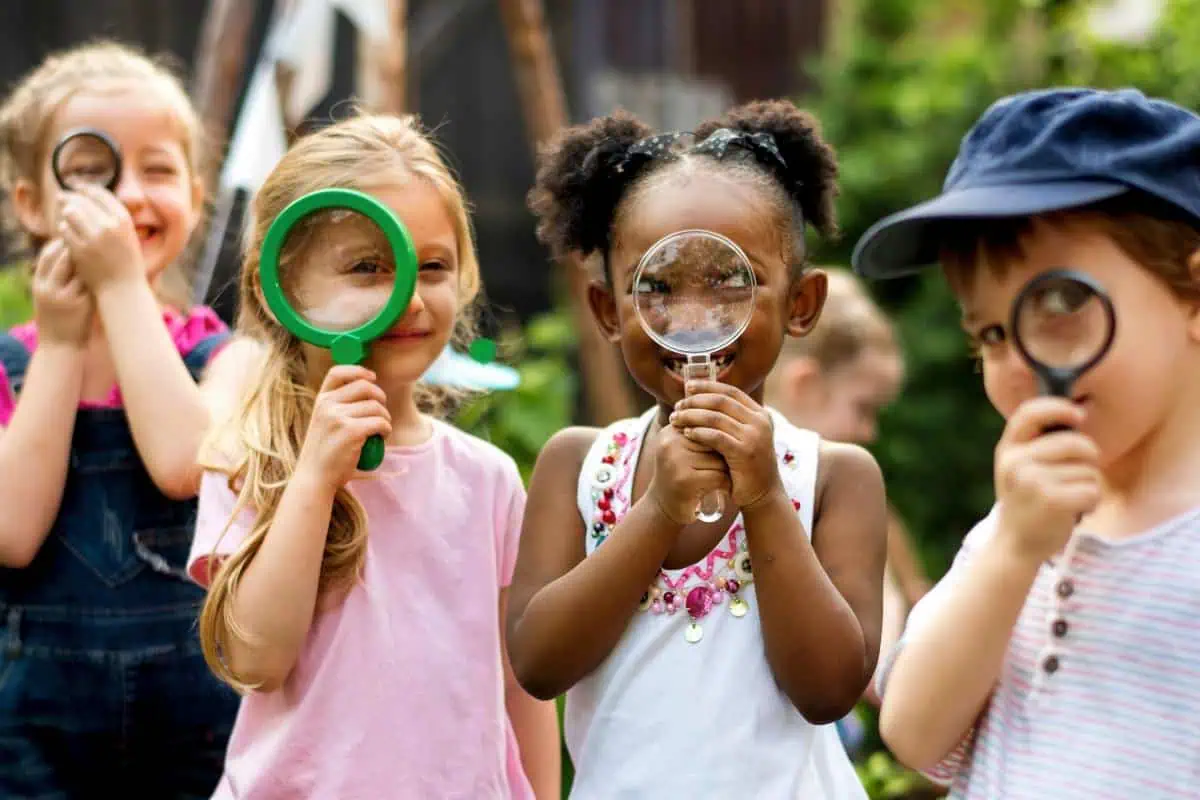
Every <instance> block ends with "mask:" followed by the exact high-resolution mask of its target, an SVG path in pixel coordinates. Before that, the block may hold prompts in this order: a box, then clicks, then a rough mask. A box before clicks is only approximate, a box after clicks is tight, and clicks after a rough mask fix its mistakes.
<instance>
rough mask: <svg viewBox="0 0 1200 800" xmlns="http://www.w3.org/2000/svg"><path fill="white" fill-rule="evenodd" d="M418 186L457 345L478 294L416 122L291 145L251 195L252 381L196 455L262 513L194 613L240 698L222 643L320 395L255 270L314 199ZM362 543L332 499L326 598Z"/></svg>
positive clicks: (408, 119)
mask: <svg viewBox="0 0 1200 800" xmlns="http://www.w3.org/2000/svg"><path fill="white" fill-rule="evenodd" d="M414 178H415V179H418V180H423V181H426V182H428V184H429V185H431V186H433V187H434V188H435V189H436V190H437V191H438V193H439V194H440V195H441V198H442V200H443V202H444V203H445V206H446V209H447V211H448V212H449V213H450V217H451V219H452V220H453V223H454V227H455V233H456V240H457V248H458V264H459V270H458V281H459V283H458V299H459V305H460V313H459V320H458V327H457V330H456V339H458V340H460V341H461V340H462V338H463V337H465V336H467V335H469V333H470V330H471V327H472V315H471V314H470V313H469V312H470V311H471V310H472V305H473V303H474V301H475V300H476V298H477V296H478V294H479V288H480V276H479V262H478V258H477V256H476V253H475V241H474V235H473V232H472V229H471V224H470V217H469V215H468V208H467V202H466V198H465V196H464V194H463V190H462V187H461V186H460V184H459V183H458V181H457V179H456V178H455V177H454V175H453V174H452V173H451V171H450V169H449V168H448V166H447V165H446V162H445V161H444V159H443V158H442V156H441V154H440V153H439V151H438V148H437V145H436V144H435V143H434V141H433V140H432V138H431V137H430V136H429V134H427V133H426V132H425V131H423V130H422V129H421V128H420V127H419V124H418V123H417V121H416V119H415V118H414V117H412V116H405V117H396V116H387V115H359V116H355V117H351V118H349V119H346V120H344V121H341V122H338V123H336V124H334V125H331V126H329V127H326V128H324V129H322V130H320V131H317V132H316V133H312V134H309V135H308V136H305V137H303V138H301V139H299V140H297V142H296V143H295V144H294V145H293V146H292V148H291V149H290V150H289V151H288V152H287V154H285V155H284V157H283V158H282V159H281V160H280V161H279V163H278V164H277V165H276V166H275V168H274V170H272V171H271V174H270V175H269V176H268V177H267V179H266V182H265V183H264V184H263V186H262V188H261V189H260V190H259V192H258V194H257V195H256V196H255V198H254V202H253V206H252V208H251V222H250V225H249V228H248V232H249V235H248V237H247V240H246V243H245V254H244V259H243V265H242V275H241V283H240V289H239V311H238V328H239V332H240V333H242V334H244V335H248V336H250V337H252V338H254V339H256V340H258V341H259V342H260V343H262V346H263V350H264V352H263V353H262V361H261V368H260V371H259V374H257V375H256V376H254V377H253V379H252V380H250V381H248V382H247V393H246V396H245V397H244V398H243V401H242V403H241V407H240V409H239V410H238V411H237V413H236V414H234V415H233V416H232V418H231V419H229V420H226V421H225V422H224V423H222V424H219V425H217V426H215V427H214V429H213V431H212V433H211V434H210V436H209V439H208V442H207V444H206V446H205V447H204V448H203V452H204V456H203V460H204V462H205V467H206V468H208V469H213V470H216V471H219V472H222V473H223V474H226V475H227V476H228V478H229V486H230V489H232V490H235V491H237V493H238V501H237V507H236V509H235V511H234V516H235V517H236V515H237V514H238V513H240V512H241V510H242V509H245V508H250V509H252V510H253V511H254V513H255V514H256V515H257V517H256V520H255V522H254V525H253V527H252V529H251V531H250V533H249V535H248V536H247V537H246V540H245V542H244V543H243V544H242V545H241V546H240V547H239V548H238V549H237V551H236V552H235V553H233V554H232V555H230V556H229V557H228V558H226V559H225V560H224V562H223V563H222V564H221V565H220V567H219V569H218V570H217V571H216V573H215V574H214V575H212V580H211V584H210V586H209V589H208V596H207V598H206V599H205V602H204V608H203V610H202V611H201V614H200V642H201V645H202V647H203V650H204V657H205V660H206V661H207V662H208V665H209V667H210V668H211V669H212V670H213V672H214V673H215V674H216V675H217V676H218V677H219V678H221V679H222V680H224V681H226V682H227V683H229V684H230V685H231V686H233V687H234V688H236V689H238V690H239V691H243V692H244V691H247V690H249V689H251V688H253V687H252V686H250V685H249V684H247V683H246V682H244V681H242V680H241V679H240V678H239V677H238V676H237V675H235V674H234V673H233V672H232V670H231V669H230V667H229V665H228V664H227V663H226V662H225V659H224V658H223V657H222V651H223V649H224V648H223V645H224V644H225V643H226V642H228V641H229V640H230V637H237V638H238V639H240V640H241V641H246V640H247V635H246V632H245V631H244V630H241V629H239V627H238V626H237V623H236V621H235V619H234V616H233V605H232V600H233V598H234V597H235V596H236V594H237V591H238V585H239V584H240V582H241V580H242V576H243V575H244V574H245V571H246V568H247V567H248V566H249V564H250V563H251V561H253V559H254V557H255V555H256V554H257V553H258V551H259V548H260V547H261V546H262V542H263V539H264V537H265V536H266V534H267V530H268V528H269V527H270V525H271V520H272V519H273V517H274V515H275V512H276V509H277V508H278V507H279V501H280V498H281V496H282V494H283V490H284V486H285V485H286V484H287V481H288V479H289V478H290V477H291V475H292V472H293V471H294V469H295V466H296V461H297V457H298V455H299V452H300V446H301V444H302V443H303V441H304V436H305V431H306V429H307V426H308V422H309V419H310V417H311V415H312V410H313V402H314V400H315V396H316V395H315V392H314V391H313V389H312V387H310V386H309V385H308V384H307V382H306V378H307V375H308V364H307V362H306V359H305V354H304V353H305V351H304V349H303V348H302V347H301V343H300V341H299V339H297V338H296V337H295V336H294V335H293V334H292V333H291V332H290V331H288V330H287V329H286V328H285V327H283V326H282V325H280V324H279V322H278V321H277V320H276V319H275V317H274V315H272V313H271V311H270V309H269V308H268V307H267V306H266V303H265V300H264V298H263V293H262V283H261V279H260V276H259V270H258V263H259V253H260V250H261V248H262V242H263V239H264V238H265V236H266V233H267V229H268V228H269V227H270V225H271V222H272V221H273V220H274V219H275V217H277V216H278V215H279V213H280V212H281V211H283V209H284V208H286V207H287V206H288V205H289V204H290V203H291V202H292V201H294V200H296V199H297V198H299V197H302V196H303V195H305V194H308V193H309V192H313V191H316V190H318V189H325V188H334V187H340V188H349V189H358V190H360V191H367V192H369V191H371V190H372V189H376V190H377V189H379V188H380V187H381V185H383V184H384V182H387V181H398V182H403V181H405V180H411V179H414ZM292 263H294V262H292ZM288 272H289V261H288V260H287V259H286V257H285V260H284V263H283V264H281V276H280V278H281V280H282V281H284V282H285V283H286V282H289V281H291V280H294V277H295V276H294V275H289V274H288ZM444 399H445V396H444V394H442V395H438V394H434V393H433V391H432V390H430V389H428V388H426V389H424V395H423V396H421V397H420V398H419V403H420V404H421V406H422V408H423V410H429V409H436V408H437V407H438V405H439V403H440V402H441V401H443V400H444ZM235 454H236V455H235ZM231 521H232V520H231ZM366 537H367V518H366V513H365V511H364V510H363V507H362V505H361V504H360V503H359V502H358V500H357V499H355V497H354V495H353V494H351V493H350V492H349V491H348V490H347V489H346V488H345V487H342V488H341V489H339V490H338V492H337V494H336V496H335V498H334V503H333V513H332V515H331V517H330V522H329V533H328V535H327V537H326V540H325V553H324V556H323V558H322V562H321V578H320V592H321V593H322V595H324V594H325V593H326V592H329V591H335V592H336V591H344V590H345V589H347V588H349V587H350V585H352V584H353V582H354V581H355V580H356V579H357V577H358V574H359V571H360V569H361V567H362V562H363V557H364V555H365V554H366V543H367V538H366ZM210 574H211V573H210Z"/></svg>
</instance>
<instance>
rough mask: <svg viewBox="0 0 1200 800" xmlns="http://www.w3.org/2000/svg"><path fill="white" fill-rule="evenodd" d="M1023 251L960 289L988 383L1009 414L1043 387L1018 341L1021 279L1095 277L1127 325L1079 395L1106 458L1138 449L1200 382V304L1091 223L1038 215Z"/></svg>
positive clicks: (1122, 325)
mask: <svg viewBox="0 0 1200 800" xmlns="http://www.w3.org/2000/svg"><path fill="white" fill-rule="evenodd" d="M1021 245H1022V249H1023V251H1024V252H1023V256H1022V257H1021V258H1019V259H1017V260H1014V261H1013V262H1011V263H1007V264H1005V265H1004V266H1005V268H1004V269H1003V270H1000V271H993V270H989V269H987V268H978V269H976V270H975V273H974V275H973V276H972V280H971V281H969V282H968V284H969V285H965V286H961V287H960V288H959V290H958V292H959V301H960V303H961V306H962V311H963V328H964V329H965V330H966V332H967V334H968V336H970V337H971V339H972V340H973V342H974V343H975V344H977V345H978V348H979V352H980V360H981V362H982V367H983V384H984V389H985V391H986V392H987V396H988V399H989V400H990V401H991V403H992V405H993V406H995V408H996V409H997V410H998V411H999V412H1000V413H1001V414H1002V415H1003V416H1004V417H1005V418H1006V419H1007V418H1008V417H1009V416H1010V415H1011V414H1012V413H1013V411H1015V410H1016V408H1017V406H1019V405H1020V404H1021V403H1023V402H1025V401H1026V400H1029V399H1030V398H1032V397H1034V396H1036V395H1037V393H1038V387H1037V381H1036V378H1035V376H1034V373H1033V372H1032V371H1031V370H1030V369H1029V367H1028V366H1027V365H1026V363H1025V361H1024V360H1023V359H1022V358H1021V356H1020V354H1019V353H1018V352H1017V350H1016V348H1015V347H1014V346H1013V345H1012V343H1011V336H1010V333H1011V332H1010V331H1009V330H1008V322H1009V315H1010V313H1011V306H1012V302H1013V300H1014V298H1015V297H1016V295H1017V293H1018V292H1019V291H1020V289H1021V287H1022V286H1023V285H1024V284H1025V283H1026V282H1027V281H1029V280H1030V279H1032V278H1034V277H1035V276H1037V275H1039V274H1041V273H1043V272H1045V271H1047V270H1050V269H1055V268H1064V267H1065V268H1070V269H1075V270H1078V271H1080V272H1083V273H1086V274H1088V275H1091V276H1092V277H1094V278H1095V279H1096V280H1098V281H1099V282H1100V284H1101V285H1102V286H1104V287H1105V288H1106V290H1107V291H1108V293H1109V295H1110V296H1111V298H1112V301H1113V305H1114V308H1115V311H1116V318H1117V329H1116V337H1115V339H1114V340H1113V344H1112V347H1111V349H1110V350H1109V351H1108V354H1107V355H1106V356H1105V357H1104V359H1103V360H1102V361H1101V362H1100V363H1099V364H1097V365H1096V366H1095V367H1093V368H1092V369H1091V370H1090V371H1089V372H1088V373H1086V374H1085V375H1084V376H1083V377H1082V378H1080V380H1079V381H1078V382H1077V383H1076V384H1075V387H1074V390H1073V393H1072V399H1073V400H1075V401H1076V402H1078V403H1080V404H1081V405H1082V406H1083V407H1084V409H1085V410H1086V412H1087V421H1086V423H1085V424H1084V428H1083V430H1084V432H1086V433H1087V434H1089V435H1090V436H1092V437H1093V438H1094V439H1095V440H1096V443H1097V445H1098V446H1099V447H1100V451H1101V454H1102V459H1103V462H1104V463H1106V464H1112V463H1113V462H1114V461H1116V460H1118V459H1120V458H1122V457H1123V456H1125V455H1127V454H1128V453H1130V451H1131V450H1132V449H1133V448H1135V447H1136V446H1138V445H1139V444H1141V443H1142V442H1143V440H1144V439H1145V438H1146V437H1147V436H1148V435H1149V434H1150V433H1152V432H1153V431H1155V430H1156V429H1158V428H1159V427H1160V426H1161V425H1162V424H1163V423H1164V421H1165V420H1167V419H1168V417H1170V416H1171V415H1172V414H1173V413H1174V411H1175V410H1176V408H1177V403H1179V401H1182V402H1183V403H1184V404H1190V403H1192V402H1193V401H1192V400H1191V398H1194V397H1195V396H1196V395H1195V394H1193V392H1194V391H1196V389H1195V388H1192V384H1197V388H1200V380H1198V379H1197V377H1196V376H1197V367H1200V347H1197V342H1200V322H1198V315H1197V312H1196V310H1195V308H1194V307H1193V306H1192V305H1190V304H1189V303H1187V302H1185V301H1183V300H1181V299H1180V298H1178V297H1177V296H1176V295H1175V294H1174V293H1173V292H1172V291H1171V290H1170V289H1169V288H1168V287H1167V286H1166V284H1164V283H1163V282H1162V281H1160V280H1159V279H1158V278H1156V277H1155V276H1154V275H1153V274H1151V273H1150V272H1149V271H1148V270H1146V269H1145V268H1144V267H1142V266H1141V265H1139V264H1138V263H1137V262H1135V261H1133V260H1132V259H1131V258H1130V257H1129V256H1128V255H1126V254H1125V253H1124V252H1123V251H1122V250H1121V249H1120V248H1119V247H1118V246H1117V245H1116V244H1115V243H1114V242H1113V241H1112V240H1111V239H1110V238H1109V237H1107V236H1105V235H1103V234H1102V233H1099V232H1097V231H1096V230H1094V229H1093V228H1090V227H1088V226H1087V225H1086V223H1071V224H1062V225H1053V226H1052V225H1049V224H1045V223H1040V222H1039V223H1036V224H1035V225H1034V227H1033V229H1032V231H1031V233H1030V234H1029V235H1028V236H1027V237H1025V238H1024V239H1023V240H1022V241H1021Z"/></svg>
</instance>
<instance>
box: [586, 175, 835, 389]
mask: <svg viewBox="0 0 1200 800" xmlns="http://www.w3.org/2000/svg"><path fill="white" fill-rule="evenodd" d="M632 202H633V206H632V207H630V208H626V209H625V210H624V213H623V214H622V219H621V221H620V222H619V224H618V226H617V230H615V231H614V237H613V238H614V247H613V249H612V251H611V253H610V255H609V259H610V270H611V290H610V288H609V287H607V286H604V285H601V284H595V285H593V287H592V291H591V294H590V300H591V302H592V309H593V311H594V313H595V314H596V318H597V320H598V321H599V323H600V325H601V327H602V329H603V330H604V331H605V332H606V333H607V334H608V337H609V339H610V341H613V342H617V343H619V344H620V346H621V351H622V354H623V355H624V358H625V363H626V365H627V366H628V368H629V371H630V373H631V374H632V375H633V377H634V379H635V380H636V381H637V382H638V384H639V385H640V386H641V387H642V388H643V389H645V390H646V391H647V392H648V393H650V394H651V395H652V396H654V397H655V398H656V399H657V400H658V401H659V402H660V403H663V404H666V405H673V404H674V403H675V402H677V401H678V400H680V399H681V398H682V397H683V395H684V387H683V384H684V381H683V378H682V377H681V376H680V374H679V373H678V372H677V371H675V370H673V369H672V368H671V365H672V364H673V363H677V357H678V354H674V353H672V352H670V351H668V350H665V349H664V348H662V347H660V346H659V345H658V344H656V343H655V342H654V341H653V340H652V339H651V338H650V337H649V336H648V335H647V334H646V332H645V331H644V330H643V328H642V326H641V324H640V322H639V321H638V316H637V312H636V310H635V308H634V301H633V296H632V285H633V276H634V272H635V271H636V269H637V265H638V262H639V260H640V259H641V257H642V255H643V254H644V253H645V252H646V251H647V250H649V249H650V247H652V246H653V245H654V244H655V243H656V242H657V241H658V240H659V239H661V238H663V237H664V236H667V235H669V234H671V233H675V232H677V231H681V230H688V229H704V230H709V231H714V232H716V233H719V234H722V235H723V236H725V237H727V238H729V239H730V240H732V241H733V242H735V243H737V244H738V246H740V247H741V248H742V250H743V251H744V252H745V253H746V256H747V257H748V258H749V260H750V263H751V265H752V266H753V268H754V274H755V279H756V281H757V284H758V286H757V291H756V293H755V300H754V310H753V314H752V316H751V319H750V322H749V325H748V326H747V328H746V330H745V331H744V332H743V333H742V335H741V337H740V338H739V339H738V340H737V341H736V342H735V343H734V344H733V345H732V347H731V357H732V361H731V362H730V363H729V365H728V366H727V367H724V368H723V369H722V378H721V379H722V380H723V381H725V382H726V383H729V384H731V385H733V386H737V387H738V388H739V389H742V390H743V391H745V392H747V393H748V394H750V395H751V396H752V397H754V398H755V399H756V400H759V401H761V400H762V385H763V381H764V380H765V379H766V377H767V374H768V373H769V372H770V371H771V367H772V365H774V363H775V359H776V358H777V357H778V355H779V349H780V347H781V345H782V343H783V337H784V335H785V334H790V335H793V336H798V335H802V334H804V333H805V332H807V331H808V330H809V329H810V328H811V327H812V325H813V323H815V322H816V319H817V316H818V315H819V314H820V310H821V305H822V304H823V303H824V299H825V276H824V274H823V273H820V272H817V271H815V270H814V271H812V272H809V273H807V274H806V275H804V276H803V277H801V278H795V277H793V274H792V269H791V266H790V253H785V252H784V243H783V242H782V241H781V236H780V234H779V230H778V225H777V220H775V219H774V217H775V216H776V213H777V212H776V211H775V210H774V209H773V208H772V207H771V205H770V204H769V203H767V202H766V201H765V200H764V199H763V198H762V197H760V196H759V195H758V193H757V191H756V189H755V188H754V187H753V186H752V185H748V184H744V183H742V182H739V181H737V180H731V179H729V178H728V177H726V176H724V175H712V174H709V173H707V172H704V171H698V172H695V173H692V174H690V175H687V176H686V177H682V176H681V177H679V178H676V177H675V176H670V177H668V178H667V179H666V180H665V181H664V182H662V183H659V184H656V185H652V186H651V187H650V188H649V189H648V190H647V191H646V192H644V193H642V194H641V195H640V196H636V197H635V198H634V199H633V201H632Z"/></svg>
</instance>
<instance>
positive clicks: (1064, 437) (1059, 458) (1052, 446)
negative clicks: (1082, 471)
mask: <svg viewBox="0 0 1200 800" xmlns="http://www.w3.org/2000/svg"><path fill="white" fill-rule="evenodd" d="M1022 450H1023V451H1024V453H1025V454H1026V457H1028V458H1030V459H1033V460H1036V461H1037V462H1039V463H1042V464H1064V463H1080V464H1096V463H1097V462H1098V461H1099V459H1100V448H1099V447H1097V446H1096V443H1095V442H1093V441H1092V440H1091V439H1090V438H1088V437H1087V436H1084V435H1083V434H1082V433H1077V432H1076V431H1057V432H1055V433H1047V434H1045V435H1043V436H1041V437H1040V438H1038V439H1036V440H1034V441H1032V442H1030V443H1029V444H1027V445H1024V446H1023V447H1022Z"/></svg>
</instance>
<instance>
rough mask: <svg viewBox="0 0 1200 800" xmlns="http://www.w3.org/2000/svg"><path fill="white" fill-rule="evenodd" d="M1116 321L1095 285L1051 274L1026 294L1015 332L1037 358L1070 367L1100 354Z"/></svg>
mask: <svg viewBox="0 0 1200 800" xmlns="http://www.w3.org/2000/svg"><path fill="white" fill-rule="evenodd" d="M1112 324H1113V321H1112V318H1111V317H1110V316H1109V313H1108V309H1107V306H1106V305H1105V304H1104V302H1103V300H1101V299H1100V296H1099V295H1098V294H1096V291H1095V290H1094V289H1092V287H1090V286H1088V285H1087V284H1086V283H1083V282H1081V281H1078V280H1074V279H1072V278H1069V277H1062V278H1051V279H1048V280H1046V281H1044V282H1043V283H1042V284H1041V285H1040V286H1037V287H1036V288H1034V289H1033V290H1032V291H1029V292H1028V293H1026V294H1025V295H1024V296H1023V297H1022V299H1021V305H1020V307H1019V308H1018V309H1017V314H1016V326H1017V330H1016V332H1015V334H1016V336H1017V337H1018V338H1019V339H1020V341H1021V344H1022V345H1023V346H1024V348H1025V350H1026V352H1027V353H1028V354H1029V357H1030V358H1032V359H1033V360H1034V361H1036V362H1038V363H1039V364H1042V365H1043V366H1046V367H1051V368H1053V369H1065V370H1069V369H1073V368H1079V367H1084V366H1086V365H1087V364H1088V363H1090V362H1091V361H1092V360H1093V359H1094V358H1096V357H1097V356H1099V355H1100V353H1101V351H1102V350H1103V349H1104V347H1105V345H1106V343H1107V342H1108V337H1109V330H1110V328H1111V326H1112Z"/></svg>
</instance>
